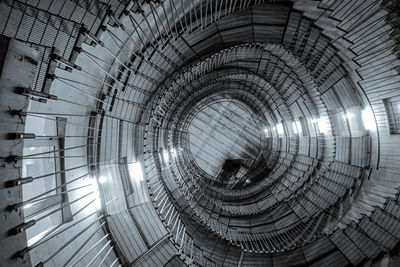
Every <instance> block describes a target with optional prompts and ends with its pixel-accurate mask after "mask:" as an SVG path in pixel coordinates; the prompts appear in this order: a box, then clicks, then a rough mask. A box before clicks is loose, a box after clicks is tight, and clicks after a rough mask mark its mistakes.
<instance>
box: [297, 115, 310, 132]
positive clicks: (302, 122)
mask: <svg viewBox="0 0 400 267" xmlns="http://www.w3.org/2000/svg"><path fill="white" fill-rule="evenodd" d="M299 121H300V125H301V130H302V133H303V136H309V135H310V133H309V131H308V126H307V121H306V119H305V118H304V117H299Z"/></svg>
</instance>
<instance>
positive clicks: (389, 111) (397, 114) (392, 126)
mask: <svg viewBox="0 0 400 267" xmlns="http://www.w3.org/2000/svg"><path fill="white" fill-rule="evenodd" d="M383 104H384V105H385V109H386V115H387V119H388V124H389V131H390V134H400V99H394V98H388V99H384V100H383Z"/></svg>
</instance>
